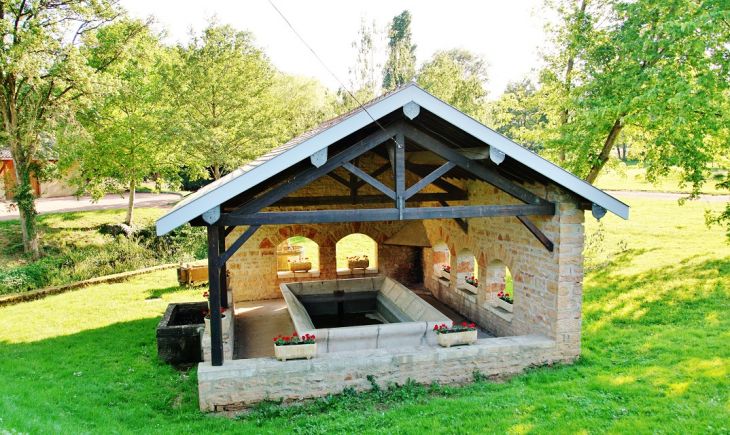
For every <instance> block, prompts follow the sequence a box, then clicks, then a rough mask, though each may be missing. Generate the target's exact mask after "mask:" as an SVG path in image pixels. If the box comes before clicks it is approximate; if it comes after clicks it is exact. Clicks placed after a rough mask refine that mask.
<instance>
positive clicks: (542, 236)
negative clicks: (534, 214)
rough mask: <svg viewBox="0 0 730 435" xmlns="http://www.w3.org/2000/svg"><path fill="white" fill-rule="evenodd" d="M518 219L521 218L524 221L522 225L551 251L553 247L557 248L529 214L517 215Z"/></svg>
mask: <svg viewBox="0 0 730 435" xmlns="http://www.w3.org/2000/svg"><path fill="white" fill-rule="evenodd" d="M516 217H517V219H519V221H520V222H522V225H524V226H525V227H526V228H527V229H528V230H529V231H530V232H531V233H532V235H533V236H535V238H536V239H537V240H539V241H540V243H542V246H544V247H545V249H547V250H548V251H550V252H553V249H555V246H554V245H553V242H552V241H551V240H550V239H548V238H547V236H546V235H545V233H543V232H542V231H540V228H538V227H537V226H536V225H535V223H534V222H532V221H531V220H530V218H528V217H527V216H516Z"/></svg>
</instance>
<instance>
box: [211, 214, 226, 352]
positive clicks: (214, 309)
mask: <svg viewBox="0 0 730 435" xmlns="http://www.w3.org/2000/svg"><path fill="white" fill-rule="evenodd" d="M219 231H220V228H219V227H216V226H212V225H210V226H208V285H209V286H210V290H209V291H208V300H209V302H210V348H211V363H212V365H214V366H222V365H223V328H222V325H221V288H220V286H221V277H220V268H219V263H218V241H219V237H218V232H219Z"/></svg>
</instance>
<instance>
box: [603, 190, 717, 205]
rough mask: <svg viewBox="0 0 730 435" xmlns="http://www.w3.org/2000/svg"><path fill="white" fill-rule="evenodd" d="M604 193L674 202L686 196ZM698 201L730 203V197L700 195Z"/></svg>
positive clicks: (651, 193) (632, 192) (660, 193)
mask: <svg viewBox="0 0 730 435" xmlns="http://www.w3.org/2000/svg"><path fill="white" fill-rule="evenodd" d="M605 192H606V193H608V194H609V195H611V196H615V197H617V198H622V197H623V198H642V199H669V200H674V201H676V200H678V199H680V198H686V197H687V196H688V195H687V194H686V193H667V192H640V191H634V190H606V191H605ZM699 200H700V201H705V202H730V195H700V199H699Z"/></svg>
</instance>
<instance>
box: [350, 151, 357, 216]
mask: <svg viewBox="0 0 730 435" xmlns="http://www.w3.org/2000/svg"><path fill="white" fill-rule="evenodd" d="M358 160H359V158H358V157H355V159H353V161H352V163H353V164H354V165H355V166H357V164H358ZM357 189H358V187H357V176H355V174H353V173H352V172H350V196H351V197H352V205H355V204H357Z"/></svg>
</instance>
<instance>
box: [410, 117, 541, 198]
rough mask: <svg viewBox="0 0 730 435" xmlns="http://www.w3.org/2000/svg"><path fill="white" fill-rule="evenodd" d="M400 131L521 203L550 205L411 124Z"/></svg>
mask: <svg viewBox="0 0 730 435" xmlns="http://www.w3.org/2000/svg"><path fill="white" fill-rule="evenodd" d="M399 129H400V130H401V131H403V132H405V135H406V137H408V139H410V140H413V141H414V142H416V143H418V144H419V145H421V146H423V147H424V148H426V149H428V150H431V151H433V152H434V153H436V154H438V155H440V156H441V157H443V158H444V159H446V160H448V161H451V162H454V163H455V164H456V165H457V166H459V167H461V168H463V169H465V170H466V171H468V172H470V173H472V174H473V175H474V176H476V177H477V178H479V179H481V180H482V181H485V182H487V183H489V184H491V185H493V186H495V187H497V188H499V189H501V190H503V191H504V192H506V193H508V194H510V195H512V196H513V197H515V198H517V199H519V200H520V201H523V202H525V203H527V204H545V203H548V201H547V200H545V199H543V198H540V197H539V196H537V195H535V194H534V193H532V192H530V191H529V190H527V189H525V188H523V187H521V186H518V185H516V184H514V183H513V182H511V181H509V180H508V179H506V178H505V177H503V176H502V175H500V174H499V173H498V172H497V171H496V170H494V169H492V168H489V167H487V166H484V165H481V164H479V163H477V162H475V161H473V160H470V159H469V158H467V157H464V156H462V155H461V154H459V153H457V152H456V151H454V150H453V149H451V148H450V147H448V146H447V145H445V144H444V143H443V142H441V141H440V140H439V139H436V138H435V137H433V136H430V135H428V134H426V133H424V132H423V131H420V130H418V129H417V128H415V127H413V126H412V125H410V124H407V123H405V122H403V123H400V125H399Z"/></svg>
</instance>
